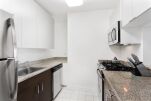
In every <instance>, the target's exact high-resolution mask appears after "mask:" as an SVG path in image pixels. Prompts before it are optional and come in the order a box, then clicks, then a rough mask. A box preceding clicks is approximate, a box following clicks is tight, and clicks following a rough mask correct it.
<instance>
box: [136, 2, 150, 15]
mask: <svg viewBox="0 0 151 101" xmlns="http://www.w3.org/2000/svg"><path fill="white" fill-rule="evenodd" d="M150 7H151V1H150V0H133V15H134V17H137V16H139V15H140V14H142V13H143V12H145V11H146V10H147V9H149V8H150Z"/></svg>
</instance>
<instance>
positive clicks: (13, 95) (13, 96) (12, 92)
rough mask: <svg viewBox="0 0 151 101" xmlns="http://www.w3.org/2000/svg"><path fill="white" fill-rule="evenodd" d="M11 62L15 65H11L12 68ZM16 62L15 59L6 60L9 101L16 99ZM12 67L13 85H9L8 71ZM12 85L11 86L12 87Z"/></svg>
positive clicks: (9, 73)
mask: <svg viewBox="0 0 151 101" xmlns="http://www.w3.org/2000/svg"><path fill="white" fill-rule="evenodd" d="M12 62H15V63H13V65H14V66H11V65H12ZM17 64H18V63H17V62H16V61H15V59H14V58H8V59H7V70H8V76H7V78H8V80H7V81H8V84H7V85H8V86H9V94H10V98H11V99H13V100H14V99H17V90H18V74H17ZM12 67H13V69H14V74H15V75H14V76H15V77H14V82H13V83H14V84H12V83H11V78H12V77H11V76H12V75H11V71H10V69H12ZM12 85H13V86H12Z"/></svg>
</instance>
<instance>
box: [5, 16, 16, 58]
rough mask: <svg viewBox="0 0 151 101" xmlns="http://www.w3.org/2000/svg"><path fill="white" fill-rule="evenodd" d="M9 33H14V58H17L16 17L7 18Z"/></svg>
mask: <svg viewBox="0 0 151 101" xmlns="http://www.w3.org/2000/svg"><path fill="white" fill-rule="evenodd" d="M7 26H8V27H7V33H8V34H12V40H13V48H14V49H13V52H14V53H13V54H14V58H15V59H16V58H17V43H16V35H15V25H14V19H12V18H8V19H7Z"/></svg>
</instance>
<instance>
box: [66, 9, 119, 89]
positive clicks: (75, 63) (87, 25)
mask: <svg viewBox="0 0 151 101" xmlns="http://www.w3.org/2000/svg"><path fill="white" fill-rule="evenodd" d="M110 14H111V11H110V10H102V11H91V12H80V13H71V14H68V64H67V67H66V68H64V69H65V70H64V84H66V85H68V86H75V87H85V88H90V89H93V90H96V89H97V74H96V69H97V61H98V59H112V58H113V57H114V56H117V57H118V58H119V57H120V48H118V47H114V46H112V47H109V46H108V36H107V30H108V28H109V15H110Z"/></svg>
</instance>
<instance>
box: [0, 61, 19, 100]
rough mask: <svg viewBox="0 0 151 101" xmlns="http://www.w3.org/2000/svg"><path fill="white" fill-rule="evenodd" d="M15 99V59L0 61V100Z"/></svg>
mask: <svg viewBox="0 0 151 101" xmlns="http://www.w3.org/2000/svg"><path fill="white" fill-rule="evenodd" d="M16 99H17V66H16V63H15V60H13V59H8V60H3V61H0V101H16Z"/></svg>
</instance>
